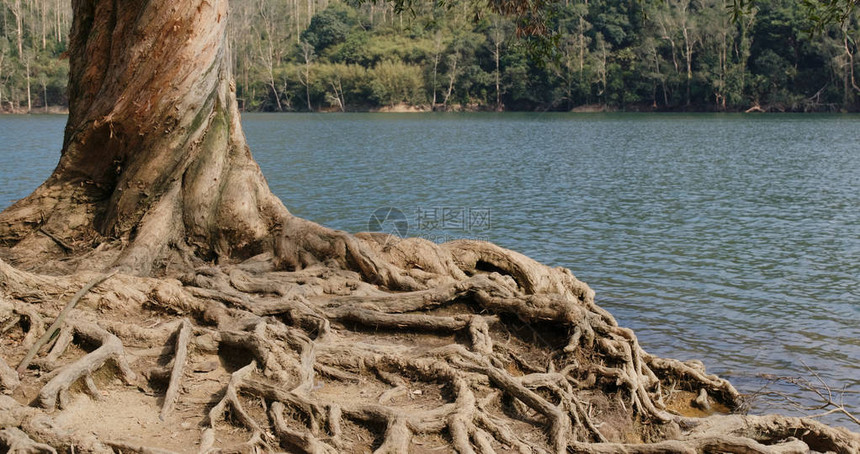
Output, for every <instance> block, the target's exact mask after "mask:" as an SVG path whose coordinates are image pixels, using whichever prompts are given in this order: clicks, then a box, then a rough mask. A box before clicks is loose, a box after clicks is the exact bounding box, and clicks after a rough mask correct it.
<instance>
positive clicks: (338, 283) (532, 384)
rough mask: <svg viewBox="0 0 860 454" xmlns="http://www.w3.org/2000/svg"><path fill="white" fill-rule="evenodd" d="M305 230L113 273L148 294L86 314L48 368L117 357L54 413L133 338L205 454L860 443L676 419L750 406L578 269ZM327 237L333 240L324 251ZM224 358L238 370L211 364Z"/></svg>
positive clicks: (75, 374) (93, 364) (84, 368)
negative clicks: (151, 272) (665, 348)
mask: <svg viewBox="0 0 860 454" xmlns="http://www.w3.org/2000/svg"><path fill="white" fill-rule="evenodd" d="M306 233H307V234H306V235H304V236H302V237H301V238H300V239H295V240H296V241H298V242H297V243H295V245H294V246H296V245H298V246H297V247H298V248H297V249H296V248H294V249H293V250H292V252H291V253H292V254H293V255H292V256H291V258H289V260H287V262H289V263H290V264H291V267H292V268H294V269H293V270H291V271H282V270H278V268H277V266H275V265H277V264H278V263H279V262H278V260H279V259H278V258H277V256H275V258H273V256H272V255H270V254H264V255H262V256H259V257H255V258H253V259H251V260H249V261H247V262H245V263H241V264H237V265H222V266H218V267H213V266H211V265H205V264H198V265H197V267H196V268H195V269H194V270H193V271H192V272H190V273H186V274H183V275H181V276H179V278H180V279H179V280H167V279H163V280H152V279H144V278H131V277H129V276H126V275H118V276H117V277H116V278H114V279H111V280H110V281H108V282H106V283H105V284H103V285H102V286H101V292H102V295H107V296H105V297H112V295H117V294H120V292H123V294H128V295H133V297H134V298H140V297H141V296H140V295H143V297H142V298H143V299H144V301H145V302H144V303H143V304H141V305H139V306H128V305H126V306H122V307H123V310H124V311H126V312H125V313H123V314H122V315H114V316H112V315H111V312H110V311H107V312H105V314H107V316H106V317H99V320H98V323H97V324H96V323H93V322H86V321H84V317H83V316H82V315H84V314H87V313H89V312H92V311H93V303H92V302H91V303H90V304H89V306H87V307H84V308H81V309H78V311H81V312H82V313H83V314H81V315H80V316H79V315H76V316H74V317H73V318H72V319H71V320H70V321H69V322H68V323H67V324H66V326H65V328H64V329H63V330H61V331H60V333H59V335H58V337H57V339H56V340H55V341H54V344H53V346H52V347H51V350H50V351H49V353H48V354H47V355H46V356H45V357H44V358H42V359H37V360H36V361H34V364H35V365H37V366H40V367H43V368H44V369H47V370H49V369H53V368H54V367H56V365H57V364H59V362H60V361H61V359H62V354H63V352H64V351H65V350H66V348H67V347H68V346H70V345H71V343H72V342H73V340H74V338H82V339H84V340H86V341H89V343H91V344H95V345H98V346H99V347H98V348H97V349H96V350H94V351H92V352H91V353H89V354H87V355H86V356H84V357H83V358H81V359H78V360H77V361H74V362H72V363H71V364H68V365H65V366H62V367H60V368H59V369H57V370H56V371H54V372H53V373H52V374H53V375H51V376H50V379H49V381H48V383H46V384H45V385H44V386H43V387H42V390H41V392H40V393H39V396H38V399H37V402H38V403H39V404H40V405H42V406H43V407H45V408H48V409H53V408H54V407H55V406H56V405H57V402H58V401H59V403H60V404H63V403H64V401H65V400H66V397H65V396H66V394H67V393H68V390H69V387H70V386H71V385H72V384H73V383H80V384H81V385H82V387H83V388H84V390H85V391H89V392H90V393H91V394H93V395H94V396H98V395H99V393H98V391H97V390H95V389H94V388H95V385H94V383H93V380H92V379H91V376H92V372H93V371H95V370H96V369H99V368H101V367H102V366H103V365H104V364H105V363H107V362H113V363H115V364H116V365H117V366H118V369H119V372H120V375H121V376H123V377H124V378H125V379H126V380H127V381H128V380H132V379H133V377H134V374H135V372H133V371H132V370H131V366H130V365H129V364H128V362H127V361H126V359H125V353H124V350H123V345H122V342H121V341H120V339H123V341H125V342H128V343H131V345H135V346H136V347H138V348H139V347H144V348H149V349H150V350H152V349H158V350H160V351H161V353H160V355H161V356H162V358H164V357H167V358H172V364H171V363H168V364H167V365H166V366H159V367H155V368H150V369H148V370H150V371H151V372H150V373H149V376H150V377H151V378H152V377H156V376H157V377H160V379H159V380H163V381H164V382H166V383H167V386H166V388H165V389H164V394H163V401H162V402H161V404H160V409H159V413H160V416H161V418H162V421H166V420H168V419H169V418H171V415H172V414H173V413H174V412H179V411H185V412H186V413H185V414H184V415H183V418H186V419H187V418H188V417H189V416H190V415H189V414H188V413H187V411H188V410H187V409H188V408H201V410H199V412H200V415H199V416H200V418H201V419H200V424H201V426H200V427H201V429H202V430H203V434H202V436H201V438H200V440H199V442H200V451H201V452H207V453H208V452H253V451H259V450H264V451H271V450H275V449H276V448H281V449H285V450H289V451H296V452H305V453H324V454H328V453H333V452H341V451H344V450H350V449H356V450H360V449H371V450H375V451H376V452H378V453H395V452H405V451H409V450H414V449H415V448H416V447H417V446H422V447H424V448H426V449H428V450H434V449H437V448H447V449H454V450H456V451H457V452H461V453H493V452H510V451H513V452H519V453H549V452H551V453H565V452H583V453H604V452H635V453H658V452H672V453H674V452H678V453H687V452H691V453H692V452H697V453H698V452H714V451H717V452H745V453H746V452H752V453H788V452H798V451H802V450H803V449H805V448H804V447H808V448H810V449H816V450H817V449H819V448H820V449H823V450H831V451H835V452H855V451H852V449H854V450H856V449H857V443H858V441H857V436H856V435H855V434H851V433H849V432H841V431H838V430H835V429H831V428H829V427H827V426H824V425H820V424H819V425H816V424H818V423H814V424H813V423H809V422H808V421H806V420H795V419H773V420H769V421H768V420H764V419H756V418H753V417H739V416H726V417H723V418H724V419H720V417H718V416H710V417H705V418H700V419H696V418H691V417H688V416H685V415H684V414H680V413H678V412H679V411H680V412H681V413H683V412H684V411H685V409H684V408H682V407H683V405H681V406H680V407H679V405H678V404H677V403H676V404H674V405H673V406H672V407H671V408H672V409H673V410H670V407H669V406H668V405H667V404H666V402H665V400H666V399H667V398H668V397H669V395H670V391H667V390H669V389H672V390H673V391H672V392H678V390H681V391H683V392H685V393H687V394H688V395H689V396H690V399H689V401H690V402H689V405H688V407H689V411H690V413H691V414H693V413H695V414H707V413H708V411H707V410H705V409H704V408H706V407H711V410H710V411H713V409H714V408H722V407H728V408H734V407H736V406H737V405H738V403H739V399H740V395H739V394H738V392H737V391H736V390H735V389H734V388H733V387H732V386H731V384H729V383H728V382H726V381H725V380H722V379H720V378H718V377H715V376H712V375H708V374H706V373H705V371H704V367H703V366H702V365H701V364H700V363H697V362H680V361H675V360H669V359H662V358H658V357H655V356H653V355H649V354H648V353H646V352H645V351H644V350H643V349H642V347H641V346H640V345H639V343H638V340H637V339H636V336H635V335H634V334H633V332H632V331H630V330H629V329H626V328H622V327H620V326H618V324H617V322H616V321H615V319H614V318H613V317H612V316H611V315H610V314H608V313H607V312H606V311H604V310H603V309H601V308H600V307H599V306H597V305H596V304H595V303H594V300H593V298H594V294H593V292H592V291H591V290H590V289H589V288H588V286H587V285H585V284H584V283H582V282H580V281H578V280H576V278H575V277H574V276H573V275H572V274H571V273H570V272H569V271H567V270H563V269H553V268H549V267H546V266H543V265H540V264H538V263H537V262H534V261H532V260H531V259H528V258H527V257H524V256H522V255H520V254H516V253H513V252H510V251H506V250H504V249H501V248H498V247H496V246H493V245H490V244H488V243H481V242H468V241H463V242H453V243H449V244H445V245H441V246H436V245H433V244H432V243H427V242H423V241H421V240H403V241H400V242H398V241H396V240H392V239H391V238H387V237H386V238H383V237H381V236H380V235H371V234H368V235H358V236H354V237H353V236H349V235H346V234H343V233H342V232H330V231H327V230H325V229H322V228H319V227H315V228H314V229H312V230H310V231H308V232H306ZM299 240H300V241H299ZM323 240H326V241H328V240H331V241H332V243H331V244H328V243H327V244H328V246H326V248H324V249H323V250H316V251H314V253H311V252H309V251H308V250H306V249H308V248H312V247H313V245H314V244H316V243H318V242H320V241H323ZM282 246H283V245H282ZM299 246H300V247H299ZM416 254H417V255H416ZM284 263H286V262H284ZM281 264H282V265H283V263H281ZM0 271H2V270H0ZM19 291H21V290H20V289H19ZM24 293H26V292H23V293H21V294H24ZM105 297H103V298H105ZM96 307H99V306H98V305H96ZM129 311H132V312H134V311H137V312H136V313H137V314H139V315H133V316H131V317H129V315H127V314H128V313H129ZM89 318H90V319H92V317H89ZM134 318H137V319H140V320H144V319H149V320H153V319H154V320H155V321H154V322H153V323H149V322H146V323H143V322H140V323H135V322H134V321H133V320H132V319H134ZM165 318H166V319H167V322H166V323H165ZM171 337H173V338H174V339H175V340H174V341H173V342H172V343H171V341H170V339H171ZM215 354H217V355H218V357H219V358H220V360H221V364H222V366H223V368H219V366H217V365H216V366H206V367H198V366H195V364H198V365H199V364H200V363H201V361H204V360H205V364H210V363H211V362H212V360H211V357H212V355H215ZM155 355H158V353H156V354H155ZM207 355H208V356H207ZM162 364H164V363H162ZM216 364H217V363H216ZM145 370H147V369H145ZM198 374H202V376H201V377H198ZM218 374H221V375H218ZM218 377H221V378H218ZM32 378H33V377H28V378H27V379H32ZM159 380H156V381H159ZM201 380H202V381H201ZM206 380H215V381H218V382H219V383H220V386H222V387H221V388H220V389H221V391H220V392H218V393H217V394H216V395H215V396H214V400H213V395H212V394H211V391H210V394H198V393H202V392H203V391H202V390H203V389H205V388H206V387H205V386H202V387H200V391H198V389H197V388H198V386H199V384H201V383H206ZM180 388H183V389H185V390H186V392H185V393H183V394H181V395H180V392H179V390H180ZM157 392H160V391H157ZM159 395H160V394H159ZM697 396H698V397H697ZM201 401H203V402H208V403H206V404H205V405H203V406H202V407H205V408H202V407H201V406H199V404H197V403H199V402H201ZM195 405H198V407H195ZM61 407H62V405H61ZM694 410H695V411H694ZM735 418H747V419H735ZM719 421H722V422H720V423H719V424H718V422H719ZM19 425H20V426H21V428H22V430H24V432H25V433H27V434H28V435H30V436H31V437H32V438H33V439H40V438H38V437H39V436H41V437H43V438H41V439H44V440H47V439H50V437H45V434H46V433H50V429H45V428H44V427H43V428H42V429H39V430H40V432H38V434H37V433H35V432H34V433H30V432H28V430H27V428H26V427H25V426H23V425H21V424H20V423H17V424H16V425H15V426H14V427H17V426H19ZM34 427H35V426H34ZM46 427H48V426H46ZM51 427H52V426H51ZM37 435H38V436H37ZM41 439H40V440H41ZM56 439H57V440H68V438H66V439H61V438H56ZM77 439H78V440H87V442H88V443H89V446H92V447H93V450H101V449H119V450H123V451H132V452H142V453H149V452H152V453H155V452H163V451H164V450H178V449H179V448H180V447H181V445H177V444H169V443H167V441H169V440H168V439H158V440H155V441H156V445H153V446H148V445H146V444H140V443H136V442H135V443H129V442H125V441H123V442H121V443H120V442H116V441H114V440H116V438H107V437H106V438H104V439H102V438H99V437H96V438H86V437H83V438H81V437H78V438H77ZM240 440H241V441H240ZM185 441H186V445H187V444H189V443H193V442H195V440H187V439H186V440H185ZM62 443H66V442H65V441H61V442H58V444H62ZM161 443H167V444H163V445H162V444H161ZM49 444H51V445H53V444H52V443H49Z"/></svg>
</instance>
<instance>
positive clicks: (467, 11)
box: [0, 0, 860, 113]
mask: <svg viewBox="0 0 860 454" xmlns="http://www.w3.org/2000/svg"><path fill="white" fill-rule="evenodd" d="M731 5H732V2H730V1H728V0H660V1H644V2H638V1H622V2H618V1H606V0H564V1H556V2H552V3H550V5H549V7H548V9H547V11H546V18H545V20H546V23H547V24H548V29H547V35H546V36H545V37H544V38H542V40H541V41H540V42H538V43H537V44H536V43H535V40H533V39H527V38H523V37H518V31H517V30H518V27H517V24H516V23H515V22H514V21H512V20H511V19H508V18H505V17H501V16H498V15H495V14H492V13H491V12H490V11H489V9H487V7H486V6H479V2H461V3H454V4H445V2H432V1H423V2H422V1H416V2H412V3H411V7H410V8H408V9H407V10H405V11H397V10H396V9H395V7H394V6H393V5H392V4H391V3H383V2H368V1H365V2H361V3H356V2H354V1H349V0H348V1H342V0H305V1H299V0H252V1H243V2H235V3H234V4H233V5H232V11H231V15H232V17H231V19H230V24H229V26H230V31H229V37H230V38H229V39H230V40H231V48H232V57H231V58H232V62H233V73H234V76H235V79H236V89H237V97H238V99H239V106H240V109H242V110H244V111H275V112H276V111H367V110H382V111H385V110H441V111H463V110H467V111H506V110H510V111H518V110H519V111H571V110H574V111H585V110H627V111H746V110H754V111H775V112H782V111H792V112H809V111H816V112H838V111H849V112H853V111H858V110H860V97H858V95H860V86H858V83H857V80H856V77H855V70H856V69H857V68H858V64H857V62H855V59H854V54H855V53H856V51H857V43H856V39H857V37H858V36H860V33H858V32H860V21H858V13H857V12H856V11H854V12H853V13H852V14H851V15H849V16H848V17H847V18H846V19H845V20H844V21H842V22H841V23H838V22H837V23H835V24H831V25H828V26H827V27H825V28H824V29H823V30H817V31H816V30H814V23H813V20H814V19H813V18H812V16H811V15H810V14H809V11H808V10H806V9H805V8H807V5H808V3H805V2H804V1H803V0H768V1H754V2H752V3H750V5H749V6H750V8H749V10H748V11H747V12H746V13H745V14H743V15H741V16H740V17H738V18H733V15H732V14H731ZM0 9H2V18H0V30H2V34H0V111H2V112H13V113H27V112H33V113H37V112H57V111H63V110H64V109H66V108H67V105H68V97H67V94H66V85H67V79H68V71H69V70H68V59H67V58H66V47H67V44H68V43H67V41H68V39H67V36H68V33H69V27H70V24H71V5H70V4H69V2H67V1H60V0H2V4H0ZM547 43H548V45H546V44H547ZM547 49H548V50H547Z"/></svg>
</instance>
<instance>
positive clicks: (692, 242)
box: [0, 114, 860, 430]
mask: <svg viewBox="0 0 860 454" xmlns="http://www.w3.org/2000/svg"><path fill="white" fill-rule="evenodd" d="M64 121H65V118H64V117H60V116H57V117H36V116H34V117H0V208H3V207H5V206H7V205H9V204H10V203H11V202H12V201H13V200H15V199H17V198H20V197H23V196H25V195H26V194H28V193H29V192H30V191H31V190H32V189H33V188H35V187H36V186H37V185H38V184H39V183H40V182H41V181H43V180H44V179H45V178H46V177H47V176H48V174H49V173H50V172H51V170H52V169H53V167H54V165H55V164H56V159H57V156H58V151H59V149H60V145H61V139H62V130H63V126H64ZM244 125H245V130H246V133H247V136H248V141H249V143H250V145H251V148H252V150H253V152H254V155H255V157H256V158H257V160H258V161H259V163H260V165H261V167H262V169H263V172H264V173H265V175H266V177H267V178H268V180H269V183H270V185H271V186H272V189H273V190H274V192H275V193H276V194H277V195H278V196H279V197H281V199H282V200H284V202H285V204H286V205H287V207H289V208H290V210H291V211H292V212H293V213H295V214H297V215H299V216H302V217H305V218H308V219H312V220H314V221H317V222H319V223H322V224H324V225H327V226H331V227H335V228H339V229H343V230H347V231H351V232H357V231H363V230H367V229H368V221H369V219H370V217H371V216H372V215H373V213H374V212H375V211H376V210H377V209H379V208H386V207H393V208H397V209H399V210H400V211H401V212H402V213H403V214H404V216H405V217H406V219H407V221H408V224H409V225H408V235H410V236H422V237H425V238H429V239H432V240H435V241H441V240H445V239H456V238H481V239H488V240H490V241H493V242H495V243H498V244H500V245H502V246H505V247H508V248H511V249H515V250H517V251H520V252H523V253H525V254H527V255H529V256H531V257H533V258H535V259H538V260H540V261H542V262H544V263H547V264H551V265H560V266H564V267H568V268H570V269H571V270H573V272H574V274H576V276H577V277H579V278H580V279H582V280H584V281H586V282H588V283H589V285H591V287H592V288H594V289H595V290H596V292H597V302H598V304H600V305H602V306H603V307H605V308H607V309H608V310H610V311H611V312H612V313H613V314H614V315H615V316H616V318H618V320H619V322H620V323H621V324H622V325H624V326H628V327H631V328H633V329H634V330H635V331H636V333H637V334H638V335H639V338H640V340H641V342H642V344H643V346H644V347H645V349H646V350H648V351H650V352H653V353H656V354H659V355H662V356H671V357H676V358H680V359H691V358H698V359H702V360H703V361H704V362H705V364H707V365H708V367H709V371H712V372H716V373H719V374H721V375H723V376H726V377H727V378H729V379H730V380H732V381H733V382H734V383H735V384H736V386H738V388H740V389H741V391H743V392H754V391H756V390H758V389H759V388H760V387H761V386H762V385H763V384H764V383H765V382H764V381H763V380H762V379H761V378H759V374H764V373H766V374H776V375H787V376H804V377H807V378H812V377H811V375H810V374H809V372H808V371H807V369H806V368H807V366H808V367H809V368H811V369H812V370H814V371H815V372H817V373H818V374H820V375H821V377H822V379H823V380H825V381H826V382H827V383H828V384H829V385H830V386H831V388H832V389H834V390H835V391H839V390H841V389H843V388H844V389H845V390H846V391H848V392H847V393H846V394H845V395H844V399H845V403H846V405H847V406H848V407H849V408H850V409H852V410H853V411H854V412H855V414H856V413H858V412H860V117H858V116H847V115H846V116H824V115H814V116H813V115H808V116H803V115H796V116H795V115H705V114H696V115H649V114H630V115H627V114H415V115H397V114H391V115H387V114H286V115H283V114H282V115H274V114H271V115H264V114H260V115H245V117H244ZM400 226H401V227H402V225H400ZM771 389H774V390H778V391H783V392H786V393H788V394H791V395H793V396H800V397H801V398H803V395H802V394H798V393H797V392H796V390H794V389H793V388H791V387H788V386H775V387H772V388H771ZM774 409H776V410H779V411H781V412H786V413H792V414H797V412H795V411H793V410H792V408H791V407H790V406H788V405H787V404H785V403H780V402H777V401H773V400H768V399H759V400H757V401H756V403H755V407H754V410H755V411H757V412H759V411H769V410H774ZM828 421H830V422H836V423H846V424H847V420H845V419H842V418H830V419H829V420H828ZM854 429H855V430H856V429H857V427H856V426H855V427H854Z"/></svg>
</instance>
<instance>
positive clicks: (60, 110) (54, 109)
mask: <svg viewBox="0 0 860 454" xmlns="http://www.w3.org/2000/svg"><path fill="white" fill-rule="evenodd" d="M708 107H713V106H689V107H688V106H681V107H676V108H660V107H655V106H653V105H639V104H636V105H629V106H625V107H615V106H608V105H603V104H586V105H582V106H576V107H573V108H572V109H569V110H565V109H553V108H548V109H539V110H516V109H505V108H504V107H503V108H501V109H496V108H495V106H483V105H477V104H468V105H460V104H454V105H448V106H445V105H436V106H430V105H426V104H419V105H413V104H405V103H401V104H395V105H392V106H381V107H378V106H373V107H370V106H348V107H347V109H345V110H342V109H340V108H337V107H322V108H319V109H316V110H312V111H308V110H286V111H280V112H279V111H272V110H242V111H241V112H242V113H398V114H400V113H402V114H412V113H429V112H451V113H458V112H459V113H463V112H466V113H480V112H484V113H506V112H507V113H528V112H533V113H613V112H624V113H748V114H766V113H809V114H820V113H831V114H832V113H842V114H850V113H858V112H856V111H848V110H845V109H841V108H838V107H836V106H832V105H821V106H816V108H809V107H808V106H807V107H806V108H803V109H801V108H797V107H795V108H787V107H786V106H782V105H765V106H760V105H758V104H756V105H753V106H751V107H749V108H747V109H724V110H718V109H713V108H708ZM68 114H69V109H68V108H67V107H65V106H50V107H48V109H47V110H46V109H45V108H44V107H38V108H35V109H31V110H30V111H29V112H28V111H27V109H14V110H9V109H4V110H0V115H68Z"/></svg>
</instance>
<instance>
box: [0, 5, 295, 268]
mask: <svg viewBox="0 0 860 454" xmlns="http://www.w3.org/2000/svg"><path fill="white" fill-rule="evenodd" d="M74 10H75V17H74V22H73V26H72V30H71V36H70V40H71V42H70V66H71V68H70V71H71V73H70V83H69V104H70V107H69V109H70V112H69V120H68V125H67V126H66V133H65V138H64V143H63V151H62V156H61V158H60V162H59V164H58V166H57V168H56V169H55V171H54V173H53V174H52V175H51V177H50V178H49V179H48V180H47V181H46V182H45V183H44V184H43V185H42V186H40V187H39V188H38V189H37V190H36V191H35V192H34V193H33V194H32V195H30V196H29V197H27V198H26V199H23V200H21V201H19V202H18V203H16V204H15V205H13V206H12V207H11V208H10V209H8V210H6V211H5V212H3V213H2V214H0V241H2V242H4V243H6V244H7V245H12V244H14V245H18V246H20V247H19V249H21V250H24V249H26V250H29V251H35V252H36V253H43V252H50V251H51V250H53V249H55V245H52V244H51V241H50V240H46V238H45V236H44V235H39V234H38V233H37V232H38V230H39V229H44V230H48V231H50V232H52V233H53V235H55V236H57V237H59V238H62V240H63V241H64V242H66V243H67V244H71V245H73V246H74V247H75V248H76V249H86V248H91V247H92V245H93V243H96V244H99V243H102V242H107V241H114V242H115V241H120V242H122V243H127V244H128V246H127V247H125V248H124V249H123V251H122V254H121V256H120V257H118V258H117V262H118V263H120V264H123V265H127V266H129V267H131V269H133V270H135V272H139V273H141V274H146V273H148V272H149V270H150V269H151V266H152V262H153V261H154V260H156V259H158V258H159V257H160V256H162V255H163V254H164V251H165V248H167V247H168V245H171V244H174V245H175V244H176V243H180V242H182V243H187V245H189V246H192V247H193V248H194V249H195V250H196V251H197V253H198V254H200V255H201V256H204V257H208V258H213V259H214V258H218V257H231V256H235V257H240V258H241V257H249V256H251V255H255V254H259V253H261V252H264V251H267V250H271V247H272V242H271V232H272V231H273V229H275V227H276V226H275V225H273V223H274V222H275V220H276V219H278V218H282V217H284V216H286V215H287V211H286V208H285V207H284V206H283V204H282V203H281V202H280V201H279V200H278V199H277V198H276V197H274V196H273V195H272V194H271V192H270V191H269V189H268V186H267V184H266V182H265V179H264V178H263V175H262V173H261V172H260V169H259V167H258V166H257V164H256V163H255V162H254V160H253V158H252V157H251V153H250V151H249V149H248V146H247V145H246V142H245V137H244V135H243V133H242V129H241V126H240V124H239V112H238V108H237V103H236V98H235V93H234V90H235V85H234V83H233V79H232V75H231V73H230V64H229V59H228V55H229V49H228V47H227V40H226V36H227V33H226V30H227V27H226V24H227V14H228V8H227V1H226V0H212V1H203V2H200V3H199V4H198V2H171V1H165V0H159V1H153V2H142V3H133V4H123V5H122V6H121V7H120V6H119V5H118V4H116V3H115V2H113V1H106V0H75V2H74Z"/></svg>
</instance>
